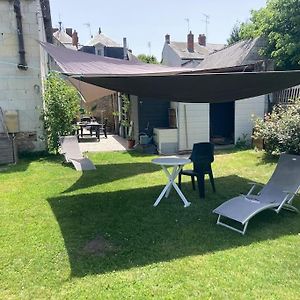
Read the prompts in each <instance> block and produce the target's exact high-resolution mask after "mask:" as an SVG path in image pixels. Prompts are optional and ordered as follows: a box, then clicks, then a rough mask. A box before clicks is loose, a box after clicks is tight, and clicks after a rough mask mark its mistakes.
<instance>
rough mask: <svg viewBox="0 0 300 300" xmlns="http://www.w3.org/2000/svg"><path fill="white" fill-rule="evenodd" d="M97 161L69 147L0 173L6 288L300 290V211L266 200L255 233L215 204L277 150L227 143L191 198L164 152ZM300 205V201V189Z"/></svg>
mask: <svg viewBox="0 0 300 300" xmlns="http://www.w3.org/2000/svg"><path fill="white" fill-rule="evenodd" d="M89 157H90V158H91V159H92V160H93V161H94V163H95V164H96V166H97V170H96V171H90V172H86V173H81V172H76V171H75V170H74V169H73V168H71V167H69V166H66V165H62V164H61V161H62V159H61V158H60V157H48V158H39V159H23V160H22V161H21V162H20V163H19V164H18V165H16V166H11V167H9V168H8V169H7V170H1V172H0V182H1V184H0V195H1V197H0V198H1V200H0V214H1V217H0V299H150V298H155V299H300V259H299V257H300V233H299V232H300V216H299V215H297V214H294V213H291V212H287V211H282V212H281V213H280V214H279V215H277V214H276V213H274V212H273V211H266V212H263V213H261V214H259V215H258V216H256V217H255V218H254V219H253V220H252V221H251V222H250V223H249V226H248V231H247V234H246V235H245V236H242V235H240V234H238V233H236V232H233V231H231V230H228V229H226V228H223V227H220V226H217V225H216V224H215V222H216V215H214V214H212V210H213V209H214V208H215V207H217V206H218V205H219V204H220V203H222V202H223V201H225V200H226V199H228V198H230V197H232V196H235V195H237V194H239V193H241V192H246V191H247V190H248V188H249V186H248V184H247V183H248V182H249V181H257V182H260V183H265V182H266V181H267V180H268V179H269V177H270V175H271V174H272V172H273V170H274V168H275V165H276V160H267V159H265V158H264V156H263V154H262V153H257V152H255V151H252V150H248V151H237V152H234V151H233V152H232V151H231V152H227V153H217V155H216V157H215V162H214V164H213V169H214V175H215V180H216V188H217V192H216V193H215V194H214V193H212V190H211V187H210V185H209V182H208V181H206V187H207V189H206V190H207V195H206V199H205V200H200V199H199V198H198V193H197V191H193V190H192V187H191V184H190V182H188V178H185V179H184V180H185V181H184V183H183V187H182V189H183V192H184V194H185V195H186V197H187V198H188V199H189V200H190V201H191V202H192V205H191V206H190V207H188V208H183V204H182V202H181V201H180V199H179V197H178V196H177V194H176V193H175V192H174V191H172V192H171V194H170V197H169V198H168V199H165V198H164V199H163V200H162V201H161V202H160V204H159V205H158V206H157V207H156V208H154V207H153V206H152V205H153V203H154V201H155V199H156V197H157V196H158V194H159V193H160V191H161V190H162V188H163V187H164V185H165V181H166V178H165V175H164V174H163V172H162V171H161V169H160V168H159V167H158V166H156V165H153V164H151V159H152V158H153V157H154V156H145V155H140V154H137V153H135V152H130V153H127V152H119V153H96V154H90V155H89ZM294 204H295V206H296V207H298V208H300V197H299V196H298V197H296V199H295V202H294Z"/></svg>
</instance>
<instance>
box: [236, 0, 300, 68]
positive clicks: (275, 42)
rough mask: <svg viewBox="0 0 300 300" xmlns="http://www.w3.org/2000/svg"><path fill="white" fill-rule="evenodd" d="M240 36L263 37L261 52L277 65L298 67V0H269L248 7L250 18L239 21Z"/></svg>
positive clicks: (299, 20)
mask: <svg viewBox="0 0 300 300" xmlns="http://www.w3.org/2000/svg"><path fill="white" fill-rule="evenodd" d="M239 36H240V38H241V39H248V38H253V37H258V36H262V37H265V38H266V41H267V45H266V47H265V48H264V50H263V54H264V55H266V56H267V57H270V58H272V59H274V61H275V65H276V68H277V69H282V70H283V69H297V68H300V51H299V48H300V3H299V0H269V1H268V2H267V6H266V7H264V8H261V9H260V10H257V11H256V10H253V11H251V19H250V21H249V22H246V23H242V24H241V26H240V31H239Z"/></svg>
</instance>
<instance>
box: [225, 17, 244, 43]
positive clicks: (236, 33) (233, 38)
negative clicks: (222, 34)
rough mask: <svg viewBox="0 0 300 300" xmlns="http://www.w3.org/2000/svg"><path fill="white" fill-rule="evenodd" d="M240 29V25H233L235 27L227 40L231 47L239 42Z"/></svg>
mask: <svg viewBox="0 0 300 300" xmlns="http://www.w3.org/2000/svg"><path fill="white" fill-rule="evenodd" d="M240 28H241V24H240V23H239V22H237V23H235V25H234V26H233V28H232V31H231V34H230V36H229V38H228V39H227V44H228V45H232V44H234V43H236V42H238V41H240V40H241V36H240Z"/></svg>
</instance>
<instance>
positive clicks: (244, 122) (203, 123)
mask: <svg viewBox="0 0 300 300" xmlns="http://www.w3.org/2000/svg"><path fill="white" fill-rule="evenodd" d="M201 38H203V36H202V35H200V36H199V38H198V44H199V40H201ZM262 43H263V40H261V39H254V40H249V41H242V42H239V43H236V44H234V45H232V46H228V47H223V49H221V50H217V49H214V50H209V49H213V48H209V49H206V50H207V51H206V53H207V55H204V56H203V54H205V53H204V50H203V49H202V48H201V50H202V52H201V54H199V52H200V51H199V50H197V51H195V49H198V46H196V47H195V45H194V47H193V46H191V45H193V37H192V36H191V33H190V34H189V35H188V38H187V43H186V48H185V49H184V51H183V50H182V51H181V52H180V53H181V56H180V55H179V54H178V52H179V50H178V48H176V49H173V48H174V45H175V46H176V42H175V43H174V42H173V44H172V42H170V40H169V37H168V35H167V36H166V41H165V45H164V50H163V62H164V63H167V62H168V63H170V65H173V66H175V65H177V66H180V65H181V66H183V67H184V66H189V67H195V68H197V69H199V70H202V71H203V70H210V71H211V72H222V71H223V72H235V71H249V72H250V71H262V70H269V69H270V68H271V67H272V65H271V64H269V63H268V62H267V61H266V60H264V59H263V58H262V57H260V55H259V51H258V50H259V49H260V48H261V47H262ZM170 45H171V46H170ZM182 47H183V46H181V48H182ZM219 47H220V48H221V45H219ZM215 48H217V47H216V46H215ZM186 52H190V56H188V55H186ZM197 53H198V54H199V55H196V54H197ZM175 57H176V60H175V59H174V58H175ZM195 57H197V59H196V58H195ZM188 59H190V61H188ZM237 88H238V87H237ZM216 89H217V87H216ZM200 97H201V91H200V92H199V98H200ZM267 101H268V96H266V95H262V96H258V97H255V98H251V99H243V100H239V101H233V99H228V102H226V103H218V104H209V103H179V102H171V104H170V107H171V108H172V109H173V110H174V113H175V114H176V134H177V135H175V134H174V128H173V129H170V132H172V136H173V139H172V141H168V142H169V143H170V145H171V144H172V145H173V146H169V147H166V149H168V151H169V149H171V150H173V151H170V152H176V151H185V150H191V149H192V147H193V144H194V143H197V142H208V141H212V142H213V143H215V144H221V145H226V144H235V143H237V142H238V141H239V140H243V141H244V140H246V141H250V140H251V135H252V130H253V123H252V119H253V116H257V117H263V115H264V113H265V111H266V109H267ZM156 133H157V134H158V135H159V134H160V133H159V130H156ZM161 152H162V153H163V152H164V149H161Z"/></svg>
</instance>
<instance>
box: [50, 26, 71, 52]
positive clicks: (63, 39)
mask: <svg viewBox="0 0 300 300" xmlns="http://www.w3.org/2000/svg"><path fill="white" fill-rule="evenodd" d="M53 37H54V38H55V39H57V40H58V41H59V42H60V43H61V44H63V45H64V46H65V47H66V48H68V49H73V50H77V48H76V46H74V45H73V44H72V38H71V37H70V36H69V35H68V34H67V33H66V32H65V31H64V30H57V31H55V32H54V33H53Z"/></svg>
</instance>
